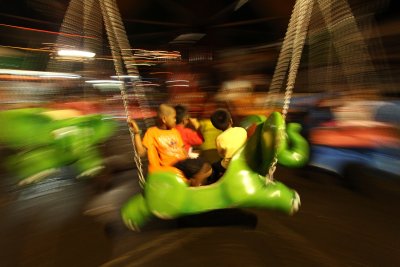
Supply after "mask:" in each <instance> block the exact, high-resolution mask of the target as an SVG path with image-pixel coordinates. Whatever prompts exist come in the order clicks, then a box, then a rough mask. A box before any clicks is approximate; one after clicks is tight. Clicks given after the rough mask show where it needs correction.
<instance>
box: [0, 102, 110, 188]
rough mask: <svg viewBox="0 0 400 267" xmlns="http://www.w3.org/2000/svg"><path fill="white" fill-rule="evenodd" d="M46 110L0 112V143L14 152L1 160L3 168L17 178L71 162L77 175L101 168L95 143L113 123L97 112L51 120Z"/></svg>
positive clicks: (106, 133) (44, 172)
mask: <svg viewBox="0 0 400 267" xmlns="http://www.w3.org/2000/svg"><path fill="white" fill-rule="evenodd" d="M47 111H49V110H47V109H41V108H31V109H13V110H6V111H2V112H0V124H2V125H3V129H2V131H1V133H0V143H1V144H3V145H5V146H8V147H10V148H12V149H14V150H15V152H16V153H15V154H14V155H11V156H9V157H8V158H7V159H5V160H4V161H3V164H5V165H6V167H7V169H9V170H10V171H11V172H12V173H14V174H15V176H16V177H18V178H19V180H21V181H24V180H25V181H29V180H30V179H31V178H34V177H35V176H38V175H39V176H40V175H41V174H43V175H46V174H47V173H49V171H51V170H55V169H57V168H60V167H63V166H66V165H71V164H72V165H74V167H75V168H76V170H77V171H78V172H79V173H80V174H86V173H91V171H95V170H99V169H100V168H102V164H103V160H102V157H101V155H100V153H99V152H98V151H97V150H98V149H97V148H96V144H98V143H100V142H102V141H104V140H106V139H107V138H109V137H110V136H111V135H112V134H113V133H114V132H115V129H116V123H115V122H114V121H113V120H112V119H110V118H107V117H106V116H103V115H98V114H94V115H85V116H79V117H74V118H66V119H59V120H55V119H53V118H52V117H50V116H48V115H46V112H47ZM43 175H42V176H43ZM32 180H35V179H32Z"/></svg>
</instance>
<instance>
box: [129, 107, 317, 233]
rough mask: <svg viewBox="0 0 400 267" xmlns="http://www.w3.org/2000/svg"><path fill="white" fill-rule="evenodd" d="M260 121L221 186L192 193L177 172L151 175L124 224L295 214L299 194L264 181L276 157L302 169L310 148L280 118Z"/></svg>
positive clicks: (273, 116) (131, 202) (131, 203)
mask: <svg viewBox="0 0 400 267" xmlns="http://www.w3.org/2000/svg"><path fill="white" fill-rule="evenodd" d="M259 118H260V120H258V119H255V120H254V118H252V121H251V123H256V124H257V125H256V129H255V131H254V133H253V134H252V136H251V137H250V138H249V140H248V141H247V143H246V144H245V145H244V146H243V147H242V148H241V149H240V150H239V151H238V152H237V153H236V154H235V155H234V157H233V158H232V160H231V162H230V164H229V167H228V169H227V171H226V173H225V174H224V176H223V177H222V178H221V179H220V180H219V181H218V182H216V183H214V184H211V185H207V186H201V187H189V186H188V185H187V184H186V183H185V182H184V181H183V180H182V179H181V178H180V176H179V175H177V174H176V173H174V172H173V171H165V172H163V171H159V172H153V173H150V174H149V175H148V177H147V181H146V185H145V188H144V194H138V195H135V196H133V197H132V199H130V200H129V201H128V202H127V203H126V204H125V205H124V206H123V207H122V210H121V212H122V218H123V220H124V222H125V224H126V225H127V226H128V227H130V228H131V229H135V230H138V229H140V228H141V227H142V226H143V225H144V224H145V223H146V222H147V221H148V220H149V219H151V218H152V217H153V216H156V217H159V218H162V219H172V218H177V217H180V216H184V215H190V214H196V213H201V212H206V211H210V210H214V209H224V208H233V207H255V208H267V209H276V210H281V211H283V212H286V213H288V214H291V213H293V212H295V211H297V210H298V208H299V204H300V198H299V196H298V194H297V193H296V191H294V190H292V189H290V188H288V187H286V186H285V185H284V184H282V183H280V182H277V181H272V180H270V179H266V177H265V176H266V174H267V173H268V170H269V168H270V166H271V164H272V162H273V159H274V156H275V154H276V156H277V158H278V162H280V163H281V164H283V165H286V166H289V167H300V166H302V165H304V164H305V162H306V161H307V159H308V151H309V147H308V143H307V142H306V141H305V140H304V138H303V137H302V136H301V135H300V134H299V131H300V127H299V125H296V124H292V126H290V124H289V127H288V128H287V129H286V127H285V122H284V120H283V118H282V116H281V114H280V113H277V112H274V113H272V114H271V115H270V116H269V118H268V119H267V120H265V118H263V117H259ZM251 123H249V125H250V124H251Z"/></svg>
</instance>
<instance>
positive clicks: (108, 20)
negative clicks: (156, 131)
mask: <svg viewBox="0 0 400 267" xmlns="http://www.w3.org/2000/svg"><path fill="white" fill-rule="evenodd" d="M100 5H101V10H102V15H103V19H104V24H105V26H106V31H107V36H108V40H109V43H110V48H111V53H112V55H113V61H114V68H115V72H116V74H117V76H118V77H121V76H123V75H124V69H123V67H124V65H123V62H124V58H123V54H122V48H121V38H117V36H116V35H120V34H125V37H126V33H125V30H124V29H123V25H120V24H119V23H116V22H117V21H119V20H115V18H116V17H119V16H120V14H119V11H118V9H117V7H116V3H115V0H100ZM117 29H119V31H120V32H118V31H117ZM133 73H134V72H131V73H130V74H133ZM119 80H120V81H121V82H122V83H121V86H120V92H121V97H122V102H123V105H124V110H125V115H126V119H127V122H129V121H130V120H131V117H130V115H129V109H128V96H127V92H126V87H125V83H124V81H123V80H122V79H121V78H119ZM129 134H130V136H131V141H132V146H133V151H134V154H135V156H134V160H135V164H136V167H137V174H138V177H139V183H140V185H141V186H142V187H143V186H144V184H145V182H146V179H145V177H144V174H143V164H142V161H141V159H140V156H139V154H138V152H137V149H136V146H135V142H134V138H135V136H134V133H133V132H132V129H131V128H130V127H129Z"/></svg>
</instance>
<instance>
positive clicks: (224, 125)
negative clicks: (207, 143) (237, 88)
mask: <svg viewBox="0 0 400 267" xmlns="http://www.w3.org/2000/svg"><path fill="white" fill-rule="evenodd" d="M210 119H211V123H212V125H214V127H215V128H217V129H218V130H221V131H225V130H226V129H228V127H229V125H230V123H231V120H232V117H231V113H230V112H229V111H228V110H227V109H224V108H219V109H217V110H216V111H214V113H213V114H211V118H210Z"/></svg>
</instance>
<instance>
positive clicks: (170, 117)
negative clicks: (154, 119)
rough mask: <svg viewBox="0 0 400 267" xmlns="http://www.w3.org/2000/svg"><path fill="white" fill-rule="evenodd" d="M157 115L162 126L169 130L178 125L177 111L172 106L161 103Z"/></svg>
mask: <svg viewBox="0 0 400 267" xmlns="http://www.w3.org/2000/svg"><path fill="white" fill-rule="evenodd" d="M157 116H158V119H159V122H160V125H159V126H160V127H161V128H163V129H167V130H169V129H172V128H174V127H175V126H176V112H175V109H174V108H173V107H172V106H170V105H167V104H161V105H160V106H159V107H158V112H157Z"/></svg>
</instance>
